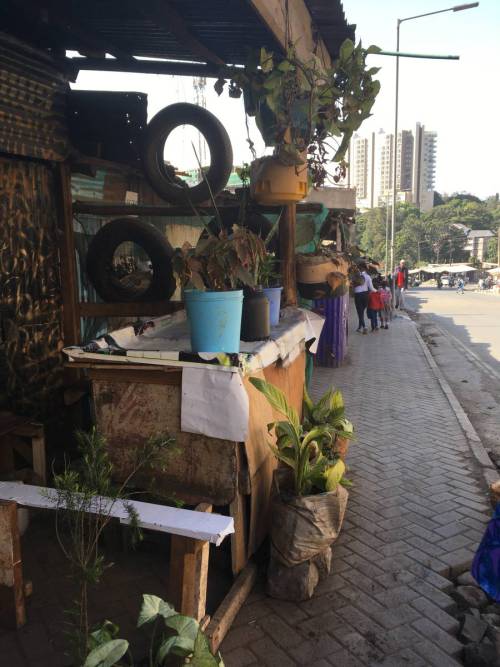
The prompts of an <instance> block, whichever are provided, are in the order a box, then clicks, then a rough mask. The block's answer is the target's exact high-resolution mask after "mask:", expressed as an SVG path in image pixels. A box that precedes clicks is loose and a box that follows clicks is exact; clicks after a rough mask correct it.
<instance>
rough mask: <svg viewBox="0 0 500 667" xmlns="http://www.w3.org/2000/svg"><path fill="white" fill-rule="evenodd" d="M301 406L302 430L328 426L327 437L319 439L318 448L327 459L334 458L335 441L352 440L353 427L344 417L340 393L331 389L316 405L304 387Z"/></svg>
mask: <svg viewBox="0 0 500 667" xmlns="http://www.w3.org/2000/svg"><path fill="white" fill-rule="evenodd" d="M302 406H303V412H304V421H303V424H304V428H307V429H312V428H317V427H319V426H328V428H329V435H328V437H327V438H324V437H323V438H320V447H321V451H322V453H323V454H324V455H325V456H326V457H327V458H334V457H335V445H336V441H337V439H338V438H346V439H347V440H352V439H353V438H354V427H353V425H352V423H351V422H350V421H349V419H347V417H346V416H345V405H344V399H343V396H342V392H341V391H340V390H339V389H334V388H333V387H331V388H330V389H328V391H326V392H325V393H324V394H323V396H321V398H320V399H319V400H318V401H317V402H316V403H313V401H312V399H311V397H310V396H309V394H308V392H307V388H306V387H304V400H303V404H302Z"/></svg>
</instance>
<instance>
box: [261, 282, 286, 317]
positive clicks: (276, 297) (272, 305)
mask: <svg viewBox="0 0 500 667" xmlns="http://www.w3.org/2000/svg"><path fill="white" fill-rule="evenodd" d="M282 290H283V288H282V287H264V289H263V290H262V291H263V292H264V294H265V295H266V296H267V298H268V299H269V314H270V320H271V326H272V327H275V326H276V325H277V324H278V322H279V321H280V305H281V292H282Z"/></svg>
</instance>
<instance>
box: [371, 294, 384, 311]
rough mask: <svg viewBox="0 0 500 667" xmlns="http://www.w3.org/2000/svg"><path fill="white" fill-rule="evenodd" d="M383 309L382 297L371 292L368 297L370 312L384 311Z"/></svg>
mask: <svg viewBox="0 0 500 667" xmlns="http://www.w3.org/2000/svg"><path fill="white" fill-rule="evenodd" d="M383 307H384V304H383V303H382V295H381V294H379V293H378V292H370V294H369V295H368V308H370V310H382V308H383Z"/></svg>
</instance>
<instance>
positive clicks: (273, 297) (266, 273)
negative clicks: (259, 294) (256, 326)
mask: <svg viewBox="0 0 500 667" xmlns="http://www.w3.org/2000/svg"><path fill="white" fill-rule="evenodd" d="M278 266H279V260H278V259H276V257H275V256H274V254H272V253H268V254H266V256H265V257H264V259H263V260H262V261H261V262H260V265H259V278H258V280H259V284H260V285H262V291H263V292H264V295H265V296H266V297H267V299H268V300H269V313H270V322H271V326H272V327H275V326H276V325H277V324H278V322H279V319H280V306H281V293H282V291H283V287H282V286H281V285H280V284H279V280H280V278H281V276H280V274H279V273H278V271H277V267H278Z"/></svg>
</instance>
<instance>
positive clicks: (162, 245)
mask: <svg viewBox="0 0 500 667" xmlns="http://www.w3.org/2000/svg"><path fill="white" fill-rule="evenodd" d="M125 242H132V243H135V244H137V245H138V246H140V247H141V248H142V249H143V250H144V252H145V253H146V255H147V256H148V257H149V262H150V265H151V275H150V276H149V274H145V273H144V272H143V277H147V278H148V281H147V284H146V285H144V284H143V283H144V280H141V275H140V272H135V273H137V276H135V280H134V279H133V278H129V277H128V276H125V277H122V278H120V277H119V276H118V275H117V273H116V271H115V269H114V267H113V258H114V255H115V252H116V249H117V248H118V246H120V245H121V244H122V243H125ZM172 255H173V249H172V246H171V245H170V243H169V242H168V241H167V239H166V238H165V237H164V236H163V234H162V233H161V232H160V231H159V230H158V229H156V227H153V225H151V224H149V223H148V222H143V221H142V220H133V219H130V218H118V219H117V220H112V221H111V222H108V223H107V224H106V225H104V227H102V228H101V229H100V230H99V231H98V232H97V234H96V235H95V236H94V238H93V239H92V241H91V242H90V245H89V249H88V252H87V273H88V277H89V279H90V281H91V282H92V284H93V285H94V287H95V290H96V292H97V293H98V294H99V296H100V297H101V299H103V300H104V301H113V302H117V303H126V302H130V301H143V302H147V301H164V300H168V299H170V297H171V296H172V294H173V293H174V292H175V287H176V283H175V278H174V274H173V271H172V261H171V258H172ZM134 275H135V274H134ZM141 283H142V284H141Z"/></svg>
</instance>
